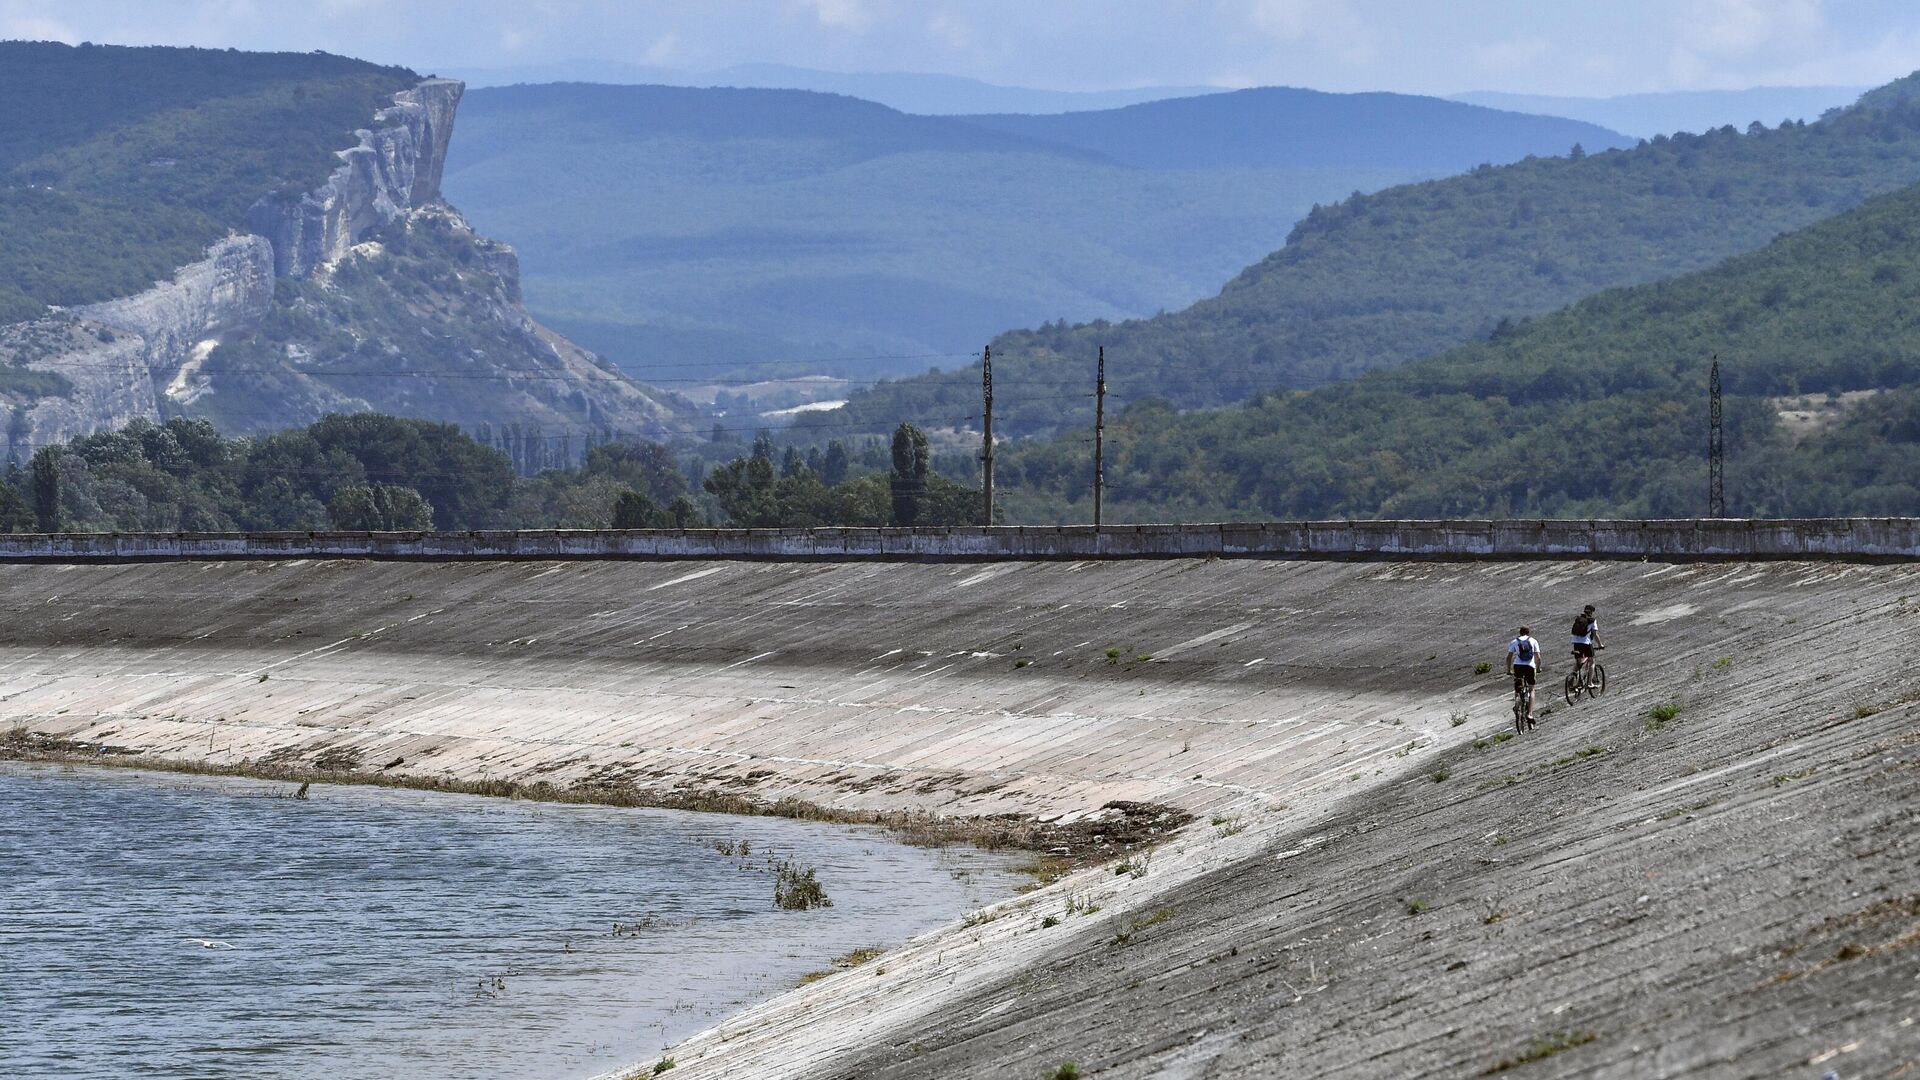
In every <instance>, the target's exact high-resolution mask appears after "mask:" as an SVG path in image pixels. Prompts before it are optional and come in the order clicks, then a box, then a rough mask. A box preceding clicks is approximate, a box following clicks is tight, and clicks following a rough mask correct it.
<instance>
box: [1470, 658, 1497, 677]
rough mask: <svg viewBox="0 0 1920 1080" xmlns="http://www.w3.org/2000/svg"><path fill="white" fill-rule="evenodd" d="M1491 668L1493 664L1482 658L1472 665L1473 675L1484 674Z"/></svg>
mask: <svg viewBox="0 0 1920 1080" xmlns="http://www.w3.org/2000/svg"><path fill="white" fill-rule="evenodd" d="M1492 670H1493V665H1492V664H1490V663H1488V662H1486V661H1485V660H1482V661H1480V662H1479V663H1477V664H1475V665H1473V673H1474V674H1475V675H1485V674H1486V673H1487V672H1489V671H1492Z"/></svg>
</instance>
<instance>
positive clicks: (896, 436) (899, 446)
mask: <svg viewBox="0 0 1920 1080" xmlns="http://www.w3.org/2000/svg"><path fill="white" fill-rule="evenodd" d="M928 463H929V456H928V451H927V433H926V432H924V431H921V430H920V429H919V428H917V427H915V426H913V425H912V424H909V423H906V422H902V423H901V424H900V426H899V427H897V428H895V429H893V475H892V477H891V478H890V479H891V484H890V487H891V490H892V493H893V523H894V524H895V525H905V526H911V525H913V524H915V523H917V522H918V521H919V520H920V504H921V500H922V499H923V498H924V497H925V496H926V493H927V466H928Z"/></svg>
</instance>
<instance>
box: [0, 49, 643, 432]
mask: <svg viewBox="0 0 1920 1080" xmlns="http://www.w3.org/2000/svg"><path fill="white" fill-rule="evenodd" d="M462 89H463V88H462V84H460V83H458V82H455V81H452V80H446V79H428V80H425V81H423V82H421V83H420V84H418V85H417V86H415V87H414V88H412V89H410V90H405V91H402V92H400V93H399V94H397V95H396V96H395V100H394V104H393V105H392V106H390V107H388V108H385V109H382V110H380V112H378V113H377V114H375V116H374V123H375V126H374V127H372V128H369V129H363V130H361V131H359V132H357V133H356V135H357V137H358V143H357V145H355V146H353V147H351V148H349V149H346V150H342V151H340V152H339V155H338V156H339V157H340V160H341V164H340V166H339V168H337V169H336V170H335V171H334V172H333V173H332V175H330V176H329V177H328V179H327V181H326V182H325V183H324V184H322V185H321V186H320V187H318V188H316V189H314V190H311V191H307V192H302V193H299V194H297V195H293V194H280V193H275V194H269V195H267V196H265V197H263V198H262V199H260V200H259V201H258V202H257V203H255V204H254V206H253V207H252V208H251V209H250V210H249V211H248V212H247V215H246V218H247V225H248V228H249V229H250V230H251V231H250V232H249V233H248V234H246V235H235V236H230V237H228V238H227V239H225V240H222V241H220V242H219V243H217V244H215V245H213V246H212V247H211V248H209V249H208V251H207V255H206V258H204V259H202V260H200V261H198V262H195V263H193V264H190V265H188V266H184V267H181V268H180V269H179V270H178V271H177V272H176V273H175V274H174V276H173V278H172V279H171V280H169V281H166V282H162V283H160V284H157V285H155V286H153V287H152V288H150V289H147V290H145V291H143V292H141V293H138V294H136V295H133V296H128V297H124V298H121V299H116V300H110V301H106V302H103V303H97V304H89V305H86V306H84V307H78V308H73V309H71V310H67V311H56V312H54V313H53V314H51V315H50V316H48V317H47V318H44V319H39V320H35V321H34V322H32V323H25V324H16V325H14V326H10V327H0V363H7V364H11V365H13V366H16V367H23V368H27V369H29V370H32V371H37V372H47V373H51V374H53V375H57V376H60V377H62V378H64V379H65V381H66V384H67V387H68V389H67V390H66V392H65V393H64V394H61V395H46V396H38V397H33V398H29V399H26V400H24V401H22V400H16V401H14V402H12V404H13V405H14V408H13V414H14V415H13V418H12V422H11V423H10V425H9V426H8V429H7V431H8V445H7V448H6V449H7V452H8V453H9V454H10V455H12V456H14V457H16V458H18V457H24V456H26V455H27V454H30V453H31V452H32V450H33V449H36V448H38V447H40V446H46V445H51V444H54V443H57V442H63V441H65V440H67V439H71V438H73V437H75V436H77V435H84V434H88V433H90V432H93V431H98V430H103V429H110V428H116V427H119V426H122V425H124V424H125V423H126V422H127V421H129V420H132V419H135V418H136V417H145V418H148V419H155V420H157V419H162V418H164V417H166V416H170V415H180V414H188V415H202V416H208V417H210V418H212V419H214V420H215V422H216V423H218V424H220V425H221V426H222V427H223V428H225V429H226V430H229V431H258V430H272V429H277V428H283V427H290V426H296V425H300V424H305V423H309V422H311V421H312V420H315V419H317V418H318V417H320V416H321V415H324V414H325V413H328V412H341V411H348V412H351V411H364V410H379V411H384V412H392V413H396V414H399V415H408V416H417V417H422V418H426V419H434V420H441V421H447V422H453V423H458V424H461V425H463V426H468V427H474V426H478V425H481V424H486V425H489V426H492V427H504V426H509V425H521V426H525V427H529V428H533V427H538V428H539V429H540V430H542V431H545V432H548V433H550V435H549V437H556V438H557V437H565V436H566V435H568V434H572V433H574V432H576V431H579V432H584V431H585V430H588V429H591V430H593V431H596V432H602V433H604V432H606V431H609V430H613V431H620V432H631V433H635V434H642V435H647V434H656V435H657V434H660V433H661V432H662V431H663V429H664V427H665V424H666V422H667V421H669V420H670V419H671V418H672V417H673V416H675V415H676V408H677V405H676V403H674V402H673V401H671V400H670V399H665V398H662V397H661V396H659V395H657V394H655V393H653V392H652V391H650V390H648V389H647V388H645V387H642V386H640V385H639V384H636V383H634V382H632V381H631V380H629V379H626V378H625V377H624V376H621V375H620V374H619V373H618V372H617V371H616V370H614V369H613V368H611V366H610V365H607V364H605V363H604V362H603V361H600V360H599V359H598V358H597V357H595V356H593V355H592V354H591V353H588V352H586V351H585V350H583V349H580V348H579V347H578V346H576V345H574V344H573V343H572V342H569V341H567V340H566V339H564V338H562V337H560V336H559V335H557V334H554V333H552V332H551V331H549V330H547V329H546V328H545V327H542V326H540V325H538V324H537V323H535V322H534V321H533V320H532V318H530V317H529V316H528V315H527V313H526V310H525V309H524V308H523V307H522V306H521V304H520V284H519V269H518V262H517V260H516V259H515V258H514V255H513V252H512V249H511V248H508V247H507V246H506V245H504V244H500V243H498V242H495V241H492V240H488V239H487V238H485V237H480V236H477V235H475V234H474V233H473V230H472V229H471V227H470V226H468V225H467V223H466V222H465V221H464V220H463V219H462V218H461V217H460V216H459V214H458V212H457V211H455V210H454V209H453V208H451V207H449V206H447V205H446V204H445V203H444V202H442V201H440V176H441V172H442V170H443V168H444V166H445V162H446V154H447V146H448V143H449V141H450V140H451V138H452V134H453V122H454V114H455V111H456V109H457V107H458V105H459V102H460V95H461V92H462ZM276 279H278V281H276ZM5 397H6V394H5V388H4V386H0V399H4V398H5ZM5 403H6V402H5V401H4V400H0V404H5ZM580 441H581V442H582V443H584V441H585V440H584V439H582V440H580Z"/></svg>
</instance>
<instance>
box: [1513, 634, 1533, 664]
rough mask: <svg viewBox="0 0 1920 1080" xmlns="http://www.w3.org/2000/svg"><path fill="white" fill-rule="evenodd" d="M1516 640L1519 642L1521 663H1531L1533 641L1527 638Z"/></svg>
mask: <svg viewBox="0 0 1920 1080" xmlns="http://www.w3.org/2000/svg"><path fill="white" fill-rule="evenodd" d="M1516 640H1517V641H1518V643H1519V644H1518V649H1519V653H1520V662H1521V663H1523V664H1531V663H1533V642H1532V641H1531V640H1529V639H1527V638H1518V639H1516Z"/></svg>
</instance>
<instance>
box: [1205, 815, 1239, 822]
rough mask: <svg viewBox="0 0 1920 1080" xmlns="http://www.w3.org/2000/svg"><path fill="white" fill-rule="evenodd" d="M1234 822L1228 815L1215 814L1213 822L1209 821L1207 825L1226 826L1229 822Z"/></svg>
mask: <svg viewBox="0 0 1920 1080" xmlns="http://www.w3.org/2000/svg"><path fill="white" fill-rule="evenodd" d="M1232 820H1233V819H1232V818H1230V817H1228V816H1227V815H1225V814H1215V815H1213V820H1212V821H1209V822H1207V824H1209V825H1225V824H1226V823H1227V822H1229V821H1232Z"/></svg>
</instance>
